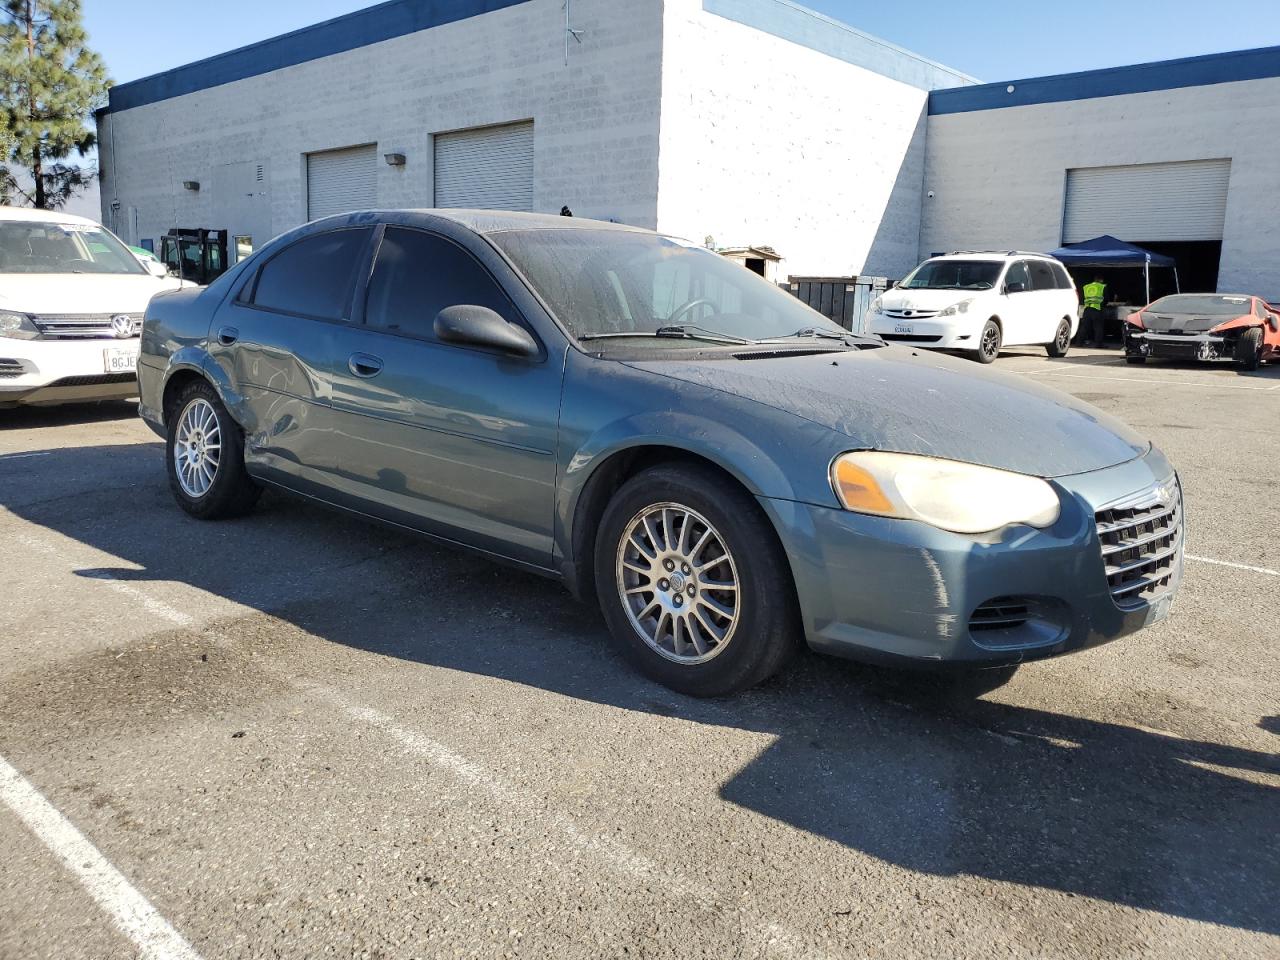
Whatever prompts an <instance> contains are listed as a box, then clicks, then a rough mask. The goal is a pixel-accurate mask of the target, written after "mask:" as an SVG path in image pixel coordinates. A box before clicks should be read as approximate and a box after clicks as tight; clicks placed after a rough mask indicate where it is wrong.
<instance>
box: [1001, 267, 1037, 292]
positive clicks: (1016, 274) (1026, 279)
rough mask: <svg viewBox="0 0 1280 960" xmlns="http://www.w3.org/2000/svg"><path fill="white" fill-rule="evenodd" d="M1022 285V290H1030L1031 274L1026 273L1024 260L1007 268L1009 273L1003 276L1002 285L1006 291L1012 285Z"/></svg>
mask: <svg viewBox="0 0 1280 960" xmlns="http://www.w3.org/2000/svg"><path fill="white" fill-rule="evenodd" d="M1015 283H1020V284H1022V289H1023V290H1030V289H1031V274H1030V273H1028V272H1027V263H1026V261H1025V260H1019V261H1018V262H1017V263H1015V264H1013V266H1011V267H1010V268H1009V272H1008V273H1007V274H1005V277H1004V285H1005V289H1008V288H1009V287H1010V286H1011V285H1012V284H1015Z"/></svg>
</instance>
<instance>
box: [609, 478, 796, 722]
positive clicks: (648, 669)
mask: <svg viewBox="0 0 1280 960" xmlns="http://www.w3.org/2000/svg"><path fill="white" fill-rule="evenodd" d="M595 576H596V592H597V594H598V595H599V597H600V606H601V609H602V611H603V612H604V616H605V620H606V621H607V622H608V624H609V630H610V632H611V634H612V635H613V638H614V641H615V642H616V643H617V645H618V647H619V648H620V650H621V651H622V653H623V654H624V655H625V656H626V657H627V659H628V660H629V661H630V662H631V663H632V664H633V665H634V666H635V667H636V668H637V669H638V670H640V672H642V673H644V674H645V675H646V676H648V677H650V678H652V679H654V680H656V681H658V682H659V683H661V684H664V685H666V686H668V687H670V688H671V689H673V690H677V691H679V692H680V693H685V694H689V695H690V696H695V697H721V696H727V695H729V694H733V693H737V692H739V691H741V690H745V689H746V688H748V687H750V686H753V685H755V684H757V683H759V682H760V681H762V680H764V679H765V678H767V677H769V676H772V675H773V674H774V673H777V672H778V670H780V669H781V668H782V666H783V664H784V663H786V661H787V659H788V658H789V657H790V656H791V655H792V654H793V653H794V652H795V650H796V648H797V647H798V646H799V641H798V632H797V624H798V619H799V618H798V615H797V612H796V602H795V591H794V587H793V582H792V579H791V571H790V567H789V566H788V564H787V562H786V558H785V556H784V555H783V553H782V548H781V545H780V544H779V543H778V540H777V536H776V534H775V533H774V530H773V527H772V526H771V525H770V523H769V521H768V519H767V518H766V517H765V516H764V515H763V514H762V513H761V512H760V508H759V506H758V505H757V504H756V503H755V501H754V500H753V499H752V498H751V497H750V496H748V495H747V493H746V491H744V490H743V489H742V488H741V487H740V486H738V485H737V484H736V483H734V482H733V481H732V480H730V479H729V478H727V477H725V476H724V475H722V474H720V473H718V472H717V471H715V470H712V469H710V468H707V467H702V466H695V465H685V464H671V465H663V466H657V467H653V468H651V469H648V470H645V471H644V472H642V473H639V474H637V475H636V476H634V477H632V478H631V479H630V480H628V481H627V482H626V483H625V484H623V486H622V487H621V488H620V489H619V490H618V492H617V493H616V494H614V497H613V499H612V500H611V501H610V502H609V505H608V507H606V509H605V512H604V516H603V518H602V519H601V521H600V528H599V530H598V532H597V536H596V550H595Z"/></svg>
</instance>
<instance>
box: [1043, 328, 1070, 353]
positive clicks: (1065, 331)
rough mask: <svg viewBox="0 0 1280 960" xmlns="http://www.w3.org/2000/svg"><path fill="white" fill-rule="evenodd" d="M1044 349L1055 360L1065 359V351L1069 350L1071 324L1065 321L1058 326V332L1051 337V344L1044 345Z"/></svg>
mask: <svg viewBox="0 0 1280 960" xmlns="http://www.w3.org/2000/svg"><path fill="white" fill-rule="evenodd" d="M1044 349H1045V352H1046V353H1047V354H1049V356H1051V357H1054V358H1055V359H1059V358H1062V357H1065V356H1066V355H1067V351H1069V350H1070V349H1071V324H1070V323H1069V322H1067V321H1066V320H1063V321H1062V322H1061V323H1060V324H1058V331H1057V333H1055V334H1054V335H1053V343H1047V344H1045V347H1044Z"/></svg>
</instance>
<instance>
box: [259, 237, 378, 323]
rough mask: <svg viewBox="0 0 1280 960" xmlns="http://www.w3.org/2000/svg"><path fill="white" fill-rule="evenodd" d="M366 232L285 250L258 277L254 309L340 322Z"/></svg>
mask: <svg viewBox="0 0 1280 960" xmlns="http://www.w3.org/2000/svg"><path fill="white" fill-rule="evenodd" d="M369 232H370V231H369V230H368V229H367V228H363V229H358V230H336V231H333V232H331V233H321V234H317V235H315V236H313V237H307V238H306V239H305V240H299V241H298V242H297V243H295V244H293V245H292V246H290V247H286V248H285V249H284V250H282V251H281V252H280V253H278V254H276V255H275V256H274V257H272V258H271V259H270V260H268V261H267V262H266V263H265V264H264V265H263V267H262V270H261V272H260V273H259V274H258V285H257V287H256V289H255V290H254V292H253V303H254V306H257V307H261V308H263V309H264V310H279V311H280V312H282V313H296V314H300V315H302V316H304V317H315V318H317V319H319V320H341V319H343V318H345V317H346V315H347V305H348V303H349V302H350V300H351V288H352V284H353V281H354V280H355V273H356V266H357V264H359V263H360V261H361V259H362V257H363V254H364V248H365V244H366V242H367V241H368V239H369Z"/></svg>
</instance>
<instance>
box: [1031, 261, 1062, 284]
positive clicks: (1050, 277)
mask: <svg viewBox="0 0 1280 960" xmlns="http://www.w3.org/2000/svg"><path fill="white" fill-rule="evenodd" d="M1027 266H1028V267H1029V268H1030V270H1031V289H1032V290H1057V289H1058V278H1057V277H1056V276H1055V275H1054V273H1053V264H1051V263H1050V262H1049V261H1048V260H1029V261H1027Z"/></svg>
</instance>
